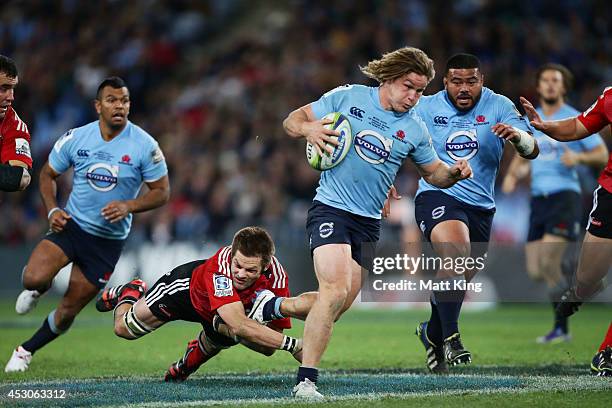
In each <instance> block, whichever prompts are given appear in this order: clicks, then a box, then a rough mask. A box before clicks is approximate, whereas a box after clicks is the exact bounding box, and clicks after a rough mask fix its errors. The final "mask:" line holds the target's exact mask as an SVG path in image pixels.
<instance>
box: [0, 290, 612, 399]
mask: <svg viewBox="0 0 612 408" xmlns="http://www.w3.org/2000/svg"><path fill="white" fill-rule="evenodd" d="M52 308H53V303H52V302H50V301H49V300H47V301H46V302H44V303H42V304H40V305H39V307H38V308H37V309H36V310H35V311H34V312H32V314H31V315H27V316H17V315H16V314H15V313H14V310H13V302H12V301H8V300H7V301H4V302H2V303H0V333H1V335H0V356H2V364H3V365H4V364H5V363H6V361H7V360H8V358H9V357H10V355H11V352H12V349H13V348H14V347H15V346H16V345H17V344H20V343H21V342H23V341H24V340H26V339H27V338H28V337H29V336H31V334H32V333H33V332H34V330H36V329H37V328H38V327H39V326H40V324H41V322H42V319H43V318H44V317H45V316H46V314H47V313H48V312H49V311H50V310H51V309H52ZM426 317H427V312H426V311H425V310H416V311H415V310H411V311H401V310H393V311H383V310H356V311H352V312H349V313H347V314H346V315H345V316H344V317H343V318H342V320H341V321H340V322H339V323H338V325H337V326H336V329H335V331H334V336H333V339H332V342H331V344H330V345H329V348H328V350H327V352H326V354H325V357H324V359H323V362H322V367H323V371H322V374H321V377H320V378H321V380H320V387H319V388H320V390H321V391H322V392H323V393H324V394H325V395H326V396H328V397H329V401H327V402H326V403H327V404H329V405H330V406H334V407H351V408H355V407H366V406H367V407H391V406H406V405H408V404H414V405H417V404H419V405H420V404H422V403H427V404H431V405H432V406H442V407H445V406H449V407H450V406H453V407H455V406H457V404H461V406H463V405H467V404H469V405H470V406H491V405H494V404H495V405H496V406H516V405H529V406H551V407H552V406H554V407H563V406H576V405H580V406H610V403H611V401H612V396H611V394H612V393H611V391H612V380H611V379H609V378H597V377H591V376H590V375H589V371H588V367H589V363H590V360H591V358H592V356H593V354H594V351H595V349H596V347H597V346H598V345H599V343H600V342H601V339H602V337H603V334H604V331H605V330H606V329H607V327H608V324H609V323H610V319H611V317H612V312H611V309H610V308H609V307H604V306H595V305H589V306H586V307H584V309H583V310H581V311H580V313H578V314H577V315H576V316H575V317H574V318H573V319H572V321H571V323H570V325H571V331H572V335H573V336H574V338H573V341H572V342H570V343H565V344H557V345H537V344H535V341H534V339H535V337H537V336H538V335H541V334H543V333H544V332H545V331H546V330H547V329H549V326H550V324H551V311H550V310H549V307H547V306H546V305H508V306H503V307H498V308H497V309H495V310H489V311H483V312H466V313H464V314H463V316H462V320H461V329H462V337H463V340H464V344H465V345H466V347H468V348H469V349H470V350H471V351H472V353H473V363H472V365H470V366H466V367H460V368H455V369H454V370H452V371H451V373H452V375H450V376H445V377H437V376H432V375H429V374H428V373H427V371H426V369H425V366H424V359H425V355H424V351H423V349H422V346H421V344H420V343H419V342H418V341H417V339H416V337H415V336H414V334H413V333H414V327H415V326H416V324H417V323H418V322H419V321H420V320H423V319H425V318H426ZM111 319H112V315H111V314H110V313H108V314H100V313H98V312H96V311H95V309H94V308H93V305H90V307H88V308H87V309H86V310H85V311H84V312H83V313H82V314H81V315H80V316H79V317H78V318H77V321H76V322H75V324H74V326H73V327H72V329H71V330H70V331H69V332H68V333H67V334H66V335H64V336H62V337H60V338H59V339H58V340H56V341H55V342H53V343H51V344H50V345H48V346H47V347H46V348H44V349H42V350H40V351H39V352H38V353H36V355H35V356H34V358H33V360H32V364H31V366H30V370H29V371H28V372H26V373H19V374H11V375H7V374H5V373H4V371H2V374H0V406H24V407H31V406H41V407H49V406H138V407H142V406H156V407H167V406H179V405H180V406H183V405H189V406H203V405H215V404H223V405H224V406H228V405H232V404H238V405H242V406H245V405H248V406H258V407H259V406H261V407H269V406H272V405H278V404H283V405H287V406H301V405H300V404H295V403H293V402H292V400H290V399H288V398H287V397H288V396H289V390H290V388H291V387H292V385H293V380H294V375H295V369H296V367H297V363H296V362H295V361H294V360H293V358H292V357H291V356H290V355H289V354H288V353H285V352H278V353H277V354H276V355H274V356H272V357H264V356H261V355H258V354H256V353H254V352H252V351H250V350H247V349H246V348H243V347H241V346H237V347H234V348H233V349H230V350H225V351H223V352H222V353H221V354H220V355H219V356H217V357H215V358H214V359H213V360H211V361H210V362H209V363H207V364H206V365H205V366H203V367H202V368H201V369H200V371H199V372H198V373H196V375H194V376H193V378H190V380H188V381H187V382H185V383H182V384H166V383H164V382H163V381H162V377H163V374H164V371H165V369H166V368H167V366H168V365H169V364H170V363H171V362H173V361H175V360H176V359H178V358H179V357H180V356H181V355H182V354H183V351H184V348H185V346H186V344H187V342H188V340H190V339H192V338H194V337H195V335H196V334H197V333H198V332H199V326H198V325H195V324H190V323H179V322H177V323H171V324H169V325H167V326H165V327H163V328H161V329H159V330H158V331H157V332H154V333H152V334H151V335H148V336H146V337H145V338H142V339H140V340H136V341H126V340H123V339H119V338H116V337H115V336H114V335H113V332H112V324H111ZM301 332H302V324H301V323H300V322H297V323H295V327H294V329H292V333H293V334H294V335H296V336H299V335H300V334H301ZM11 390H64V391H65V393H66V398H65V399H21V398H20V399H16V398H9V397H8V395H9V392H10V391H11ZM302 405H303V404H302Z"/></svg>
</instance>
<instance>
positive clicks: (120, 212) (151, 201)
mask: <svg viewBox="0 0 612 408" xmlns="http://www.w3.org/2000/svg"><path fill="white" fill-rule="evenodd" d="M145 184H146V185H147V187H148V188H149V191H147V192H146V193H145V194H143V195H142V196H141V197H138V198H136V199H134V200H126V201H111V202H110V203H108V204H107V205H106V206H105V207H104V208H103V209H102V215H103V216H104V218H105V219H106V220H108V221H110V222H111V223H115V222H118V221H121V220H122V219H124V218H125V217H127V216H128V214H130V213H138V212H144V211H148V210H152V209H154V208H157V207H161V206H162V205H164V204H166V203H167V202H168V199H169V198H170V183H169V181H168V176H164V177H162V178H160V179H159V180H156V181H152V182H150V183H145Z"/></svg>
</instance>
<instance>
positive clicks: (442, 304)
mask: <svg viewBox="0 0 612 408" xmlns="http://www.w3.org/2000/svg"><path fill="white" fill-rule="evenodd" d="M434 296H435V299H436V302H437V304H438V314H439V316H440V326H441V327H442V337H443V338H444V339H447V338H448V337H450V336H452V335H453V334H455V333H459V313H460V312H461V305H462V304H463V298H464V296H465V291H464V290H448V291H440V292H438V291H435V292H434Z"/></svg>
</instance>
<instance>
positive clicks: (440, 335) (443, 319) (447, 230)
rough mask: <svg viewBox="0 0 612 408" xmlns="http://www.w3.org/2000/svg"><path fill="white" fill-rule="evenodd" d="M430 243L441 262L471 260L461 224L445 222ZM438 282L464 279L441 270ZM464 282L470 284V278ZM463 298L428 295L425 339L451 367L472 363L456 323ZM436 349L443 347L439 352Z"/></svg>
mask: <svg viewBox="0 0 612 408" xmlns="http://www.w3.org/2000/svg"><path fill="white" fill-rule="evenodd" d="M431 243H432V246H433V248H434V251H435V252H436V254H437V255H438V256H439V257H441V258H443V259H445V258H453V259H454V258H458V257H464V258H467V257H469V256H470V251H471V245H470V233H469V230H468V227H467V225H466V224H465V223H463V222H462V221H459V220H447V221H443V222H441V223H439V224H437V225H436V226H435V227H434V228H433V229H432V231H431ZM437 278H438V279H445V280H448V279H461V278H463V277H462V276H460V275H458V274H457V273H455V271H454V270H445V269H441V270H440V271H438V274H437ZM466 278H468V279H467V280H469V276H467V277H466ZM464 296H465V291H462V290H447V291H433V293H432V294H431V300H430V303H431V316H430V319H429V322H427V323H426V325H425V330H426V332H425V333H426V335H427V339H428V340H429V341H430V342H431V343H433V345H437V346H438V347H437V350H435V352H436V354H438V355H439V354H440V351H442V353H443V356H444V360H445V361H446V363H448V364H450V365H456V364H459V363H469V362H471V359H472V357H471V353H470V352H469V351H468V350H466V349H465V348H464V347H463V344H462V343H461V337H460V335H459V323H458V320H459V313H460V311H461V305H462V303H463V298H464ZM419 327H421V326H419ZM417 331H418V328H417ZM439 345H442V347H441V349H440V347H439ZM434 348H436V347H435V346H434ZM428 352H429V351H428ZM438 357H439V356H438ZM438 359H439V358H437V359H436V360H438ZM430 368H431V367H430ZM442 369H443V368H442V367H441V368H440V370H442Z"/></svg>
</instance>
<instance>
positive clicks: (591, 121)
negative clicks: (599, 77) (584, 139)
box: [578, 87, 612, 133]
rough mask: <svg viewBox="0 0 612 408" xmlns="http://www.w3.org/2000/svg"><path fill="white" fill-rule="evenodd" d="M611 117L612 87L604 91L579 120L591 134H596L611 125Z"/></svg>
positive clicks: (579, 116)
mask: <svg viewBox="0 0 612 408" xmlns="http://www.w3.org/2000/svg"><path fill="white" fill-rule="evenodd" d="M610 116H612V87H608V88H606V89H604V92H603V93H602V94H601V95H600V96H599V98H597V100H596V101H595V103H594V104H593V105H591V107H590V108H589V109H587V110H586V111H584V112H583V113H581V114H580V115H578V120H579V121H580V123H582V124H583V125H584V127H585V128H586V129H587V130H588V131H589V132H590V133H595V132H599V131H600V130H601V129H602V128H603V127H604V126H606V125H609V124H610Z"/></svg>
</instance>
